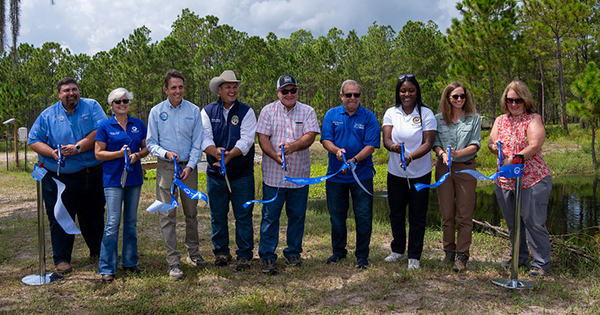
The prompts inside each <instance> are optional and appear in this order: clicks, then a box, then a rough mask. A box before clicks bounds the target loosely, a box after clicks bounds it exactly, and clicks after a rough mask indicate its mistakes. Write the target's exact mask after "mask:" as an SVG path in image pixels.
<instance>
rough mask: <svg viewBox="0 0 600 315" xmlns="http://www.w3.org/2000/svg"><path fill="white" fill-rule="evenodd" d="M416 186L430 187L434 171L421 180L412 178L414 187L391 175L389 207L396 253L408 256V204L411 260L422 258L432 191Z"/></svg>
mask: <svg viewBox="0 0 600 315" xmlns="http://www.w3.org/2000/svg"><path fill="white" fill-rule="evenodd" d="M415 183H423V184H430V183H431V172H429V173H427V175H425V176H423V177H419V178H411V179H410V188H409V187H408V183H407V182H406V177H398V176H394V175H391V174H389V173H388V176H387V186H388V204H389V206H390V223H391V225H392V236H393V237H394V239H393V240H392V252H394V253H399V254H404V251H405V249H406V206H407V205H408V225H409V232H408V258H412V259H421V253H423V239H424V238H425V225H426V221H427V207H428V206H429V188H424V189H422V190H421V191H417V190H416V189H415V186H414V185H415Z"/></svg>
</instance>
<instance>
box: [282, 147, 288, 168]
mask: <svg viewBox="0 0 600 315" xmlns="http://www.w3.org/2000/svg"><path fill="white" fill-rule="evenodd" d="M283 148H284V145H283V144H282V145H281V160H282V161H283V170H284V171H286V172H287V164H286V163H285V150H283Z"/></svg>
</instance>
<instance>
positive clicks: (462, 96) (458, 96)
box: [450, 94, 467, 100]
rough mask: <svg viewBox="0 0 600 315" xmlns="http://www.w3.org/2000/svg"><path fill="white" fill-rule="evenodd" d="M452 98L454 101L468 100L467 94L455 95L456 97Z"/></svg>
mask: <svg viewBox="0 0 600 315" xmlns="http://www.w3.org/2000/svg"><path fill="white" fill-rule="evenodd" d="M450 97H452V98H453V99H455V100H457V99H459V98H460V99H463V100H464V99H465V98H467V96H466V95H465V94H454V95H450Z"/></svg>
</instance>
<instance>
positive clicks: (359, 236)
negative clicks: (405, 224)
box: [325, 178, 373, 258]
mask: <svg viewBox="0 0 600 315" xmlns="http://www.w3.org/2000/svg"><path fill="white" fill-rule="evenodd" d="M361 183H362V184H363V186H365V188H366V189H367V190H369V191H370V192H372V191H373V179H372V178H370V179H366V180H363V181H361ZM325 192H326V194H327V208H328V209H329V215H330V220H331V246H332V247H333V254H335V255H338V256H341V257H345V256H346V254H347V253H348V250H347V249H346V243H347V238H348V230H347V228H346V220H347V219H348V208H349V207H350V198H349V193H350V195H352V209H353V210H354V219H355V221H356V252H355V253H354V255H355V256H356V258H369V244H370V243H371V232H372V230H373V227H372V225H373V196H371V195H369V194H368V193H366V192H365V191H364V190H362V188H360V186H359V185H358V183H356V182H352V183H334V182H332V181H329V180H328V181H327V182H326V183H325Z"/></svg>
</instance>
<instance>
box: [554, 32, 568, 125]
mask: <svg viewBox="0 0 600 315" xmlns="http://www.w3.org/2000/svg"><path fill="white" fill-rule="evenodd" d="M556 59H557V61H558V96H559V99H560V106H561V109H562V111H561V113H560V124H561V125H562V127H563V129H564V130H565V131H566V132H567V135H568V134H569V127H568V126H567V102H566V100H565V78H564V75H563V65H562V51H561V49H560V38H559V37H558V36H557V37H556Z"/></svg>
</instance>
